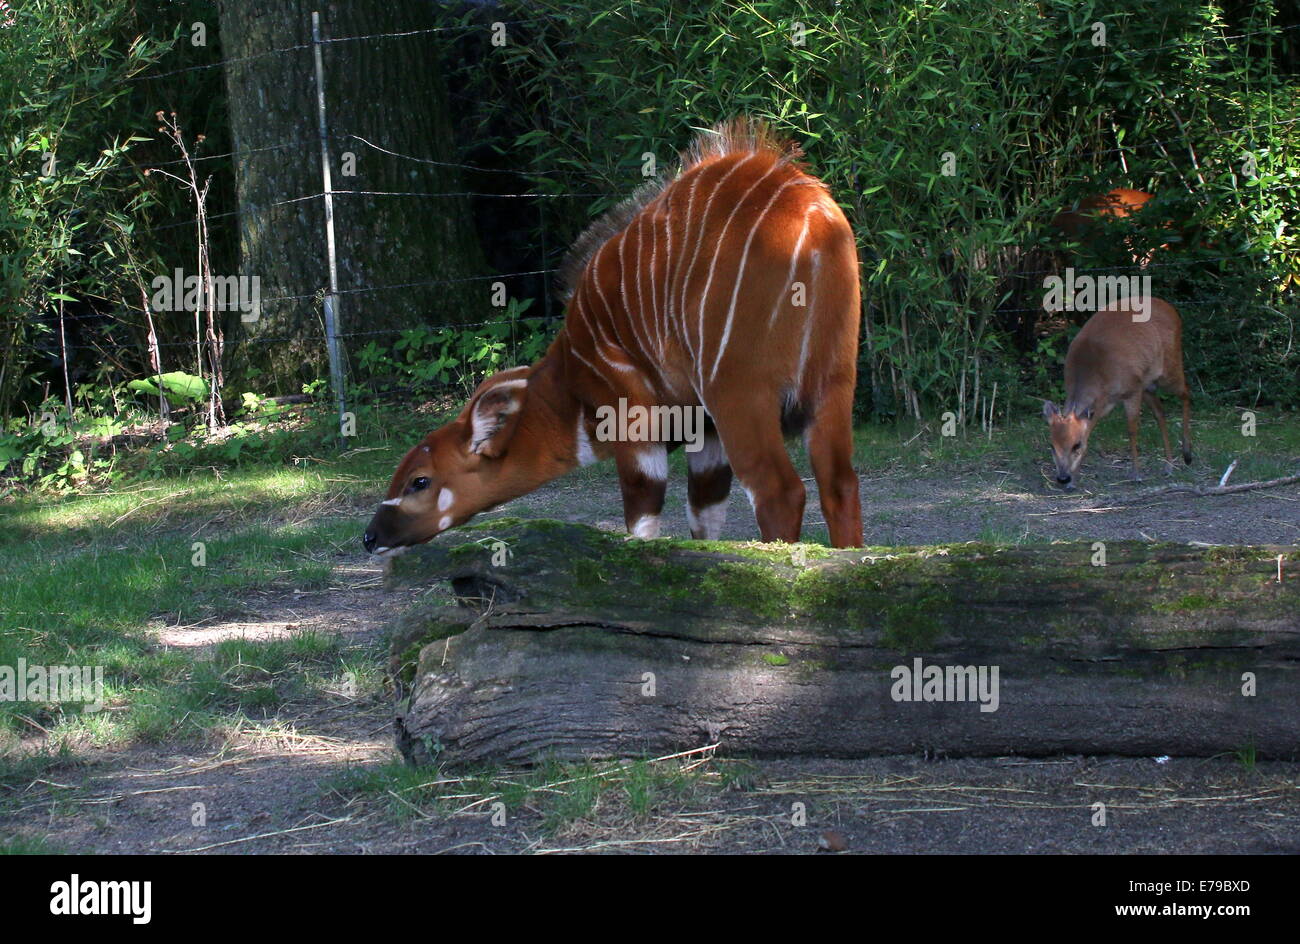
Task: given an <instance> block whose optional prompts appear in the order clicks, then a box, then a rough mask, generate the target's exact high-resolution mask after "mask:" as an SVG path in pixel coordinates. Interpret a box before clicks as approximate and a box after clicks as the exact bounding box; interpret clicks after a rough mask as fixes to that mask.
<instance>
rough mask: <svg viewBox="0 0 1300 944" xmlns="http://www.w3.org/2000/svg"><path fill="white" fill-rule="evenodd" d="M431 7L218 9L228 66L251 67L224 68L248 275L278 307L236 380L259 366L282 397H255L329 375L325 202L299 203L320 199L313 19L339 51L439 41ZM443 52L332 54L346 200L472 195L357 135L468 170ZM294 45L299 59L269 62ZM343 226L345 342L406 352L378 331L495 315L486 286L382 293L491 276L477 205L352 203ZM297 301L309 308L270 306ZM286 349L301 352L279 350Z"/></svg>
mask: <svg viewBox="0 0 1300 944" xmlns="http://www.w3.org/2000/svg"><path fill="white" fill-rule="evenodd" d="M435 7H436V5H434V4H430V3H426V2H422V0H347V2H338V0H335V2H327V0H311V2H307V0H238V2H236V0H222V2H221V4H220V25H221V38H222V43H223V51H224V56H225V58H226V59H227V60H232V59H233V60H241V59H244V61H235V62H230V63H229V64H228V65H227V66H226V88H227V95H228V99H229V106H230V124H231V132H232V139H233V142H234V148H235V150H236V151H238V152H241V156H240V157H239V158H237V159H236V162H235V167H236V187H237V192H238V200H239V207H240V218H239V226H240V271H241V274H244V275H250V276H252V275H256V276H260V277H261V294H262V297H263V298H264V299H266V300H265V301H264V302H263V304H262V305H261V308H260V312H259V318H258V320H257V321H256V322H255V323H253V324H250V325H244V326H243V327H244V328H245V329H246V331H245V337H244V339H243V341H244V343H242V344H241V345H239V347H238V351H237V354H236V356H237V358H238V361H237V363H236V364H235V366H236V367H237V368H238V369H239V370H240V373H241V374H242V375H243V376H247V375H248V371H249V368H256V369H258V370H262V371H269V372H270V375H271V377H272V378H273V379H274V381H275V384H274V386H275V390H274V391H273V390H269V389H263V390H261V391H259V392H263V393H271V392H281V393H298V392H299V389H298V382H299V381H300V380H304V381H305V380H312V379H316V378H318V377H323V376H324V375H325V374H324V367H323V364H324V363H325V358H326V353H325V344H324V341H323V340H322V338H323V335H324V326H323V320H322V315H321V307H320V302H319V300H318V299H316V298H313V295H314V294H315V293H317V292H319V291H322V290H323V289H325V287H326V286H327V285H328V269H327V266H326V240H325V213H324V202H323V200H322V199H321V198H319V197H318V198H314V199H307V200H298V199H297V198H299V197H303V196H307V195H310V194H319V193H321V192H322V190H323V182H322V178H321V157H320V141H319V132H318V124H317V103H316V80H315V72H314V59H313V52H312V45H311V43H312V34H311V14H312V11H313V9H319V10H320V12H321V21H322V25H321V32H322V38H323V39H326V40H329V39H331V38H333V39H341V38H343V37H350V36H362V35H370V34H375V33H406V32H410V31H418V30H427V29H430V28H433V27H436V26H437V25H438V24H439V22H440V21H439V20H438V18H437V16H436V9H435ZM444 25H445V24H444ZM445 42H446V40H445V37H444V34H441V33H436V32H435V33H423V34H417V35H407V36H397V37H389V38H383V39H368V40H355V41H343V42H327V43H325V44H324V45H323V47H322V50H321V52H322V57H323V63H324V69H325V96H326V108H327V111H328V116H329V133H330V141H329V144H330V151H331V156H332V164H331V174H332V178H333V189H334V190H336V191H349V190H350V191H386V192H403V193H406V192H417V193H438V194H443V193H463V192H464V191H465V189H466V188H465V186H464V185H463V183H462V182H461V180H460V175H459V173H458V171H457V170H456V169H455V168H453V167H444V166H436V165H433V164H428V163H420V162H416V161H411V160H404V159H402V158H398V157H393V156H390V155H388V154H385V153H383V152H381V151H378V150H375V149H374V148H371V147H369V146H367V145H366V144H365V143H363V142H362V141H359V140H357V139H356V138H355V137H353V135H357V136H360V137H362V138H365V139H366V140H367V141H370V142H372V143H373V144H376V145H379V146H381V147H383V148H386V149H388V150H390V151H396V152H398V153H400V154H404V155H410V156H413V157H418V158H424V159H428V160H434V161H441V162H454V161H455V160H456V149H455V146H454V142H453V141H452V137H451V130H450V128H451V125H450V121H449V117H448V113H447V98H446V91H445V89H444V88H443V85H442V81H441V76H440V73H439V67H438V60H439V54H440V51H441V49H442V48H443V46H444V44H445ZM289 47H301V48H295V49H293V50H292V51H290V52H281V53H275V54H271V55H264V54H265V53H267V52H268V51H269V50H275V49H286V48H289ZM245 57H252V58H248V59H245ZM259 149H263V150H259ZM243 152H249V153H243ZM349 155H352V157H349ZM353 158H355V163H353ZM353 168H355V171H354V175H349V171H350V170H353ZM284 201H295V202H284ZM275 204H280V205H278V206H276V205H275ZM334 221H335V231H336V234H337V256H338V267H339V288H340V291H341V292H342V293H343V294H342V300H341V304H340V321H341V325H340V329H339V330H340V332H341V333H344V334H347V333H362V334H363V335H364V336H362V337H358V338H356V339H355V342H354V344H353V345H352V346H353V347H361V346H364V345H365V343H366V342H367V341H369V340H371V339H372V338H373V339H374V340H375V341H377V342H378V343H380V344H381V345H385V346H391V344H392V343H393V341H394V340H396V334H373V335H371V334H366V333H367V332H387V331H391V330H392V329H395V328H409V327H415V326H418V325H421V324H426V325H438V324H444V323H449V322H457V321H461V322H464V321H474V320H483V317H484V316H485V315H487V314H489V313H490V312H494V311H496V309H492V308H490V307H489V288H488V283H487V282H461V283H453V284H442V285H424V286H408V287H404V288H388V289H385V288H383V287H384V286H391V285H401V284H404V283H410V282H424V281H430V280H457V279H465V278H466V277H469V276H481V275H484V274H485V270H484V268H483V265H482V257H481V254H480V252H479V248H478V245H477V242H476V239H475V234H474V228H473V226H472V225H471V224H470V222H469V221H470V216H469V202H468V200H467V199H465V198H463V197H412V196H366V195H357V196H349V195H348V194H346V193H342V194H338V195H336V196H335V198H334ZM372 289H373V291H372ZM301 295H305V296H307V297H306V298H301V299H296V300H289V301H275V300H274V299H276V298H281V297H284V296H301ZM279 338H287V339H289V340H284V341H276V342H270V340H269V339H279ZM259 341H266V342H268V343H257V342H259ZM249 342H252V343H249ZM231 346H232V347H233V345H231ZM345 349H346V345H345Z"/></svg>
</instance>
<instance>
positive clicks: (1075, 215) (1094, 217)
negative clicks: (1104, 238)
mask: <svg viewBox="0 0 1300 944" xmlns="http://www.w3.org/2000/svg"><path fill="white" fill-rule="evenodd" d="M1152 199H1153V196H1152V194H1149V193H1147V192H1146V191H1145V190H1130V189H1128V188H1127V187H1116V188H1115V189H1114V190H1108V191H1107V192H1106V193H1099V194H1095V195H1093V196H1091V197H1087V198H1085V199H1083V200H1080V201H1079V205H1078V206H1077V207H1076V208H1074V209H1072V210H1066V211H1064V212H1061V213H1058V214H1056V216H1054V217H1052V225H1053V226H1055V227H1056V228H1057V229H1059V230H1060V231H1061V232H1063V233H1064V234H1065V235H1066V236H1067V237H1068V238H1069V239H1071V240H1073V241H1077V242H1084V243H1086V242H1089V241H1090V240H1092V239H1094V238H1096V236H1097V235H1099V230H1100V226H1101V224H1104V222H1105V221H1107V220H1121V219H1124V218H1126V217H1130V216H1133V215H1134V214H1136V213H1138V212H1139V211H1141V210H1142V208H1143V207H1145V206H1146V205H1147V204H1148V203H1150V202H1151V200H1152ZM1160 248H1161V249H1167V248H1168V246H1161V247H1160ZM1153 255H1154V250H1153V251H1151V252H1136V251H1135V252H1133V261H1134V262H1136V263H1137V264H1138V265H1140V266H1143V267H1145V266H1146V265H1147V264H1148V263H1150V261H1151V258H1152V256H1153Z"/></svg>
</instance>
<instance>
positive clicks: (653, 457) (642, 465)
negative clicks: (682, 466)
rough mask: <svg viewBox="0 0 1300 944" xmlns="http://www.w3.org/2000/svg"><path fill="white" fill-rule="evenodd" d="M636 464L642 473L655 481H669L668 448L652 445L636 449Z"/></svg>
mask: <svg viewBox="0 0 1300 944" xmlns="http://www.w3.org/2000/svg"><path fill="white" fill-rule="evenodd" d="M636 465H637V468H638V469H640V470H641V474H642V475H644V476H645V477H646V478H648V479H652V480H653V481H655V482H667V481H668V449H667V448H666V447H664V446H658V445H652V446H649V447H648V448H645V449H638V450H637V451H636Z"/></svg>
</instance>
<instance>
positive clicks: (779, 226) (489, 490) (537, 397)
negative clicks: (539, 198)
mask: <svg viewBox="0 0 1300 944" xmlns="http://www.w3.org/2000/svg"><path fill="white" fill-rule="evenodd" d="M799 157H800V152H799V151H798V149H797V148H795V147H794V146H793V145H790V144H788V143H784V142H780V141H777V140H776V139H774V138H773V136H772V135H771V134H770V133H769V131H768V130H767V128H766V127H764V126H763V125H762V124H759V123H753V122H748V121H743V120H741V121H733V122H731V123H730V124H727V125H724V126H721V127H719V128H718V129H716V131H715V132H713V133H709V134H703V135H700V136H699V137H698V138H697V139H696V141H695V143H694V145H693V146H692V148H691V150H690V151H689V152H688V153H687V154H686V155H684V156H683V162H682V168H681V170H680V171H679V172H678V173H677V175H676V176H675V177H673V178H672V179H670V180H668V181H666V182H659V183H656V184H653V185H650V186H649V187H647V188H643V190H642V191H641V192H639V193H638V194H637V195H635V196H634V197H633V198H632V199H631V200H629V201H628V202H627V203H625V204H624V205H622V206H621V207H619V208H617V209H615V210H614V211H613V212H611V213H610V214H609V215H608V216H606V217H605V218H604V219H602V220H600V221H598V222H597V223H596V224H595V225H593V226H592V227H591V228H590V229H589V230H588V231H587V232H586V233H585V234H584V235H583V236H582V237H581V238H580V239H579V240H578V241H577V243H576V244H575V246H574V249H573V251H572V253H571V255H570V258H569V260H567V262H566V264H565V266H564V276H565V281H566V283H567V285H568V290H569V295H568V310H567V315H566V318H565V323H564V326H563V327H562V328H561V330H560V332H559V333H558V335H557V336H556V338H555V340H554V341H553V342H552V344H551V346H550V348H549V349H548V350H547V352H546V354H545V355H544V356H543V357H542V359H541V360H539V361H538V362H537V363H535V364H533V365H532V366H529V367H516V368H513V369H511V370H506V371H502V372H500V373H498V374H495V375H494V376H492V377H490V378H488V379H487V380H485V381H484V382H483V383H482V384H480V385H479V387H478V389H477V390H476V391H475V392H474V395H473V397H472V398H471V399H470V401H469V403H467V404H466V405H465V407H464V409H463V410H462V411H461V413H460V415H459V416H458V417H457V418H456V419H455V420H453V421H452V422H451V423H449V424H447V425H446V426H443V427H442V428H441V429H438V430H435V431H434V432H432V433H430V434H429V435H427V436H425V437H424V439H423V440H422V441H421V442H420V443H419V444H418V445H417V446H415V448H413V449H412V450H411V451H410V452H408V453H407V455H406V456H405V458H403V459H402V461H401V463H400V465H399V466H398V468H397V471H396V473H395V474H394V475H393V479H392V482H391V484H390V485H389V488H388V497H387V499H386V500H385V501H384V502H383V504H382V505H381V506H380V508H379V510H378V511H377V512H376V514H375V516H374V518H373V519H372V521H371V522H370V526H369V528H368V529H367V531H366V534H365V539H364V540H365V546H366V548H367V549H368V550H371V551H373V552H376V553H380V552H384V551H390V550H394V549H397V548H401V547H405V546H408V545H412V544H418V543H421V542H423V541H427V540H429V539H430V538H432V537H434V536H435V535H437V534H439V533H440V532H442V531H445V530H447V529H448V528H451V527H455V526H457V525H460V524H463V523H464V522H466V521H468V520H469V519H470V518H472V517H473V516H474V515H475V514H477V513H478V512H480V511H483V510H485V509H488V508H491V507H493V506H495V505H498V504H500V503H502V502H505V501H508V500H510V499H512V498H515V497H518V496H520V495H523V494H525V493H527V492H530V491H532V490H534V489H536V488H537V487H539V486H540V485H542V484H543V483H545V482H547V481H549V480H551V479H554V478H556V477H557V476H559V475H562V474H564V473H565V472H568V471H569V470H571V469H573V468H574V467H576V466H578V465H580V464H587V463H589V462H593V461H596V460H597V459H607V458H612V459H613V460H614V462H615V464H616V466H617V469H618V476H619V483H620V486H621V489H622V496H623V514H624V520H625V522H626V525H627V528H628V530H629V531H630V532H631V533H632V534H633V535H634V536H638V537H654V536H656V535H657V534H658V533H659V515H660V511H661V509H662V507H663V502H664V494H665V488H666V482H667V475H668V459H667V453H668V449H669V448H673V447H674V446H676V445H679V444H680V442H681V441H680V438H679V439H678V440H677V441H663V439H662V437H661V438H660V441H653V440H648V439H646V438H645V437H643V436H640V435H615V436H612V437H611V436H609V435H604V434H602V430H603V431H604V432H605V433H607V432H608V427H607V425H606V424H605V423H604V420H605V419H606V418H608V417H609V416H610V415H611V414H612V413H614V412H617V413H618V415H620V416H623V415H632V414H634V413H636V412H637V410H640V411H642V413H644V412H648V411H653V410H663V411H668V410H673V409H677V410H698V411H699V412H698V413H693V414H692V415H699V416H701V417H704V416H705V414H707V417H705V418H704V421H703V422H702V423H701V424H700V427H701V430H702V434H703V435H702V438H701V439H698V440H696V441H694V442H691V443H690V444H688V448H687V467H688V474H687V492H688V497H689V506H690V507H689V513H688V517H689V520H690V529H691V534H692V535H693V536H694V537H697V538H716V537H717V536H718V535H719V533H720V531H721V528H722V525H723V519H724V514H725V509H726V500H727V496H728V494H729V492H730V488H731V480H732V475H733V472H734V474H735V476H736V477H738V478H739V479H740V481H741V484H742V485H743V486H744V488H745V490H746V492H747V493H748V494H749V498H750V501H751V503H752V504H753V507H754V510H755V513H756V515H757V518H758V527H759V531H760V532H761V534H762V536H763V539H764V540H769V541H773V540H779V541H796V540H798V538H799V534H800V530H801V526H802V520H803V512H804V498H805V495H804V486H803V483H802V482H801V481H800V478H799V475H798V473H797V472H796V471H795V469H794V466H793V465H792V464H791V462H790V459H789V456H788V455H787V453H786V451H785V443H784V438H783V428H785V429H786V430H787V431H788V430H789V429H790V428H792V427H802V428H803V430H804V434H805V437H806V441H807V444H808V451H809V457H810V459H811V462H812V466H813V471H814V474H815V475H816V478H817V484H818V487H819V490H820V494H821V505H822V510H823V512H824V514H825V518H826V522H827V525H828V526H829V529H830V538H831V543H832V544H834V545H836V546H839V547H844V546H857V545H860V544H861V543H862V515H861V509H860V506H859V498H858V479H857V475H856V473H855V472H854V470H853V468H852V465H851V457H852V451H853V442H852V424H851V415H850V414H851V408H852V402H853V388H854V383H855V380H856V368H857V342H858V323H859V317H860V313H859V307H860V305H859V297H858V260H857V251H856V247H855V243H854V237H853V232H852V230H851V229H850V228H849V224H848V221H847V220H845V218H844V215H843V213H842V212H841V211H840V208H839V207H838V206H837V205H836V203H835V201H834V200H833V199H832V198H831V196H830V194H829V193H828V192H827V189H826V186H825V185H824V184H823V183H822V182H821V181H819V180H817V179H816V178H814V177H812V176H810V175H809V174H808V173H806V172H805V171H804V170H803V169H802V167H801V166H800V164H799V163H798V158H799ZM629 428H630V427H629Z"/></svg>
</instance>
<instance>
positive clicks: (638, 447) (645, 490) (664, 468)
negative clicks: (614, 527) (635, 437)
mask: <svg viewBox="0 0 1300 944" xmlns="http://www.w3.org/2000/svg"><path fill="white" fill-rule="evenodd" d="M614 463H615V465H616V466H617V467H618V484H619V487H620V488H621V489H622V492H623V521H624V523H625V524H626V525H627V533H628V534H629V535H631V536H632V537H634V538H657V537H659V515H660V513H661V512H662V511H663V509H664V493H665V491H666V490H667V488H668V450H667V449H666V448H665V447H664V445H663V444H662V443H656V442H641V443H620V444H619V445H618V446H617V447H616V448H615V451H614Z"/></svg>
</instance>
